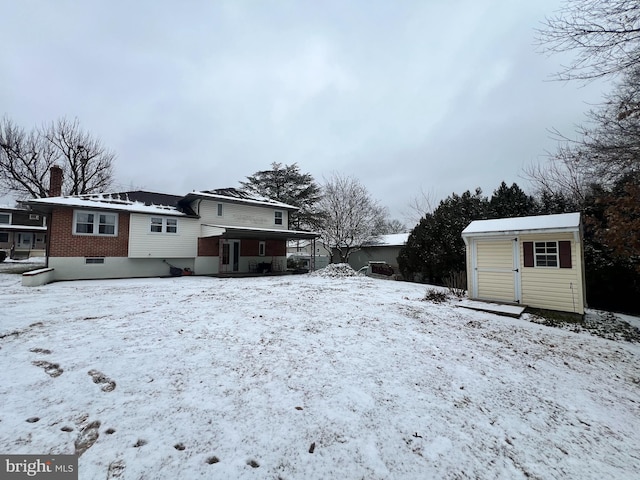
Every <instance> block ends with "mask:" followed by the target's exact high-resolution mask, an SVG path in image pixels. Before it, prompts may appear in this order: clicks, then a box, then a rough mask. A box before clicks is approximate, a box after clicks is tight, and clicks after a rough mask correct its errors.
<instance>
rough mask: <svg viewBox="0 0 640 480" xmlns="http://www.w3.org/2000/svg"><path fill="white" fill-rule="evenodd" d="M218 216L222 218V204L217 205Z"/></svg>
mask: <svg viewBox="0 0 640 480" xmlns="http://www.w3.org/2000/svg"><path fill="white" fill-rule="evenodd" d="M218 216H219V217H221V216H222V204H221V203H219V204H218Z"/></svg>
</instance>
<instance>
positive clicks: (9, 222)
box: [0, 212, 13, 225]
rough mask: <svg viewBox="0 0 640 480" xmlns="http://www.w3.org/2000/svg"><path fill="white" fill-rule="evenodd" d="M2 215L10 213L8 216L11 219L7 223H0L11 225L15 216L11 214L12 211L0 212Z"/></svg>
mask: <svg viewBox="0 0 640 480" xmlns="http://www.w3.org/2000/svg"><path fill="white" fill-rule="evenodd" d="M0 215H8V216H9V221H8V222H7V223H3V222H0V223H2V225H11V219H12V218H13V217H12V216H11V213H8V212H0Z"/></svg>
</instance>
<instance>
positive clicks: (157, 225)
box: [151, 217, 162, 233]
mask: <svg viewBox="0 0 640 480" xmlns="http://www.w3.org/2000/svg"><path fill="white" fill-rule="evenodd" d="M151 233H162V218H160V217H151Z"/></svg>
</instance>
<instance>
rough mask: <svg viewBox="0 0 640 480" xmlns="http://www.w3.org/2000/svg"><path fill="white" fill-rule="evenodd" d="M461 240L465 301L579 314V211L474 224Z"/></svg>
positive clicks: (582, 301) (581, 283)
mask: <svg viewBox="0 0 640 480" xmlns="http://www.w3.org/2000/svg"><path fill="white" fill-rule="evenodd" d="M462 238H463V239H464V242H465V245H466V250H467V285H468V292H469V298H471V299H477V300H488V301H496V302H505V303H518V304H522V305H526V306H530V307H534V308H541V309H548V310H558V311H564V312H573V313H577V314H580V315H582V314H584V309H585V307H586V300H585V298H586V296H585V281H584V254H583V243H582V225H581V221H580V214H579V213H564V214H559V215H540V216H534V217H518V218H501V219H494V220H476V221H473V222H471V223H470V224H469V225H468V226H467V228H465V229H464V230H463V231H462Z"/></svg>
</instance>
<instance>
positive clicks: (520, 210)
mask: <svg viewBox="0 0 640 480" xmlns="http://www.w3.org/2000/svg"><path fill="white" fill-rule="evenodd" d="M538 211H539V205H538V203H537V202H536V200H535V198H534V197H532V196H530V195H527V194H526V193H524V191H523V190H522V189H521V188H520V187H519V186H518V185H517V184H515V183H514V184H512V185H511V186H510V187H507V184H506V183H505V182H502V183H501V184H500V186H499V187H498V188H497V189H496V190H494V192H493V196H492V197H491V199H490V200H489V218H510V217H524V216H527V215H535V214H536V213H538Z"/></svg>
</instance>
